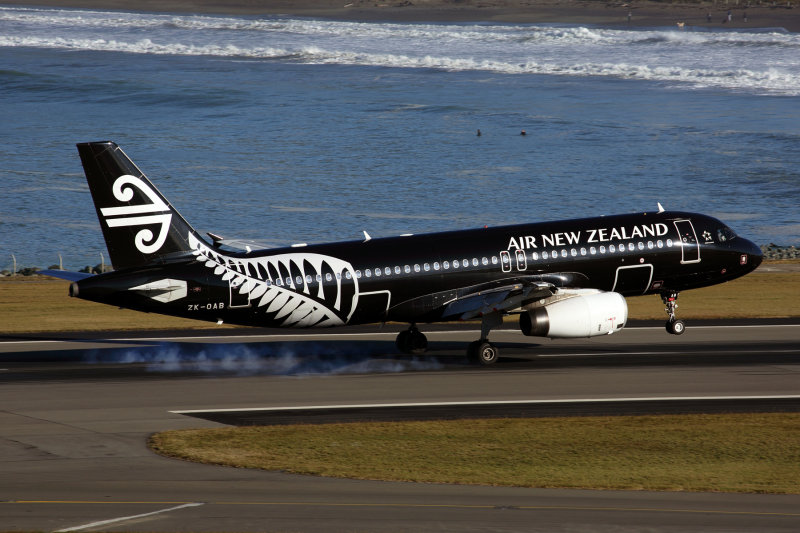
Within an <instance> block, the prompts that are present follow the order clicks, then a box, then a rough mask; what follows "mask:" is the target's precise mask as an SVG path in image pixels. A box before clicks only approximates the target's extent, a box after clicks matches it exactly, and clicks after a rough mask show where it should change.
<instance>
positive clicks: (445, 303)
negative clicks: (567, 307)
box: [389, 274, 574, 322]
mask: <svg viewBox="0 0 800 533" xmlns="http://www.w3.org/2000/svg"><path fill="white" fill-rule="evenodd" d="M565 281H574V276H571V275H561V274H548V275H544V276H541V275H540V276H515V277H511V278H506V279H504V280H497V281H493V282H489V283H484V284H481V285H474V286H470V287H462V288H460V289H452V290H448V291H442V292H437V293H432V294H426V295H424V296H420V297H418V298H414V299H411V300H406V301H404V302H401V303H398V304H397V305H395V306H393V307H392V308H391V309H390V310H389V315H390V316H391V317H392V320H397V319H403V320H405V319H407V320H409V321H412V322H414V321H422V322H424V321H428V320H470V319H473V318H477V317H480V316H483V315H487V314H489V313H492V312H500V313H505V312H509V311H511V310H514V309H517V308H519V307H521V306H523V305H525V304H528V303H531V302H533V301H535V300H539V299H542V298H548V297H550V296H552V295H553V294H555V292H556V291H557V289H558V288H559V287H563V286H571V285H572V284H571V283H565Z"/></svg>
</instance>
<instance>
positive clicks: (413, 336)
mask: <svg viewBox="0 0 800 533" xmlns="http://www.w3.org/2000/svg"><path fill="white" fill-rule="evenodd" d="M409 334H410V335H409V336H408V341H409V342H408V345H409V350H408V352H407V353H412V354H416V355H419V354H423V353H425V352H426V351H428V337H426V336H425V334H424V333H422V332H421V331H419V330H417V329H415V330H411V331H409Z"/></svg>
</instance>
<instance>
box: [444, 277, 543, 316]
mask: <svg viewBox="0 0 800 533" xmlns="http://www.w3.org/2000/svg"><path fill="white" fill-rule="evenodd" d="M554 292H555V286H554V285H553V284H552V283H547V282H544V281H534V282H527V283H526V282H518V283H513V284H510V285H504V286H501V287H495V288H491V289H486V290H479V291H477V292H472V293H468V294H465V295H463V296H460V297H457V298H455V299H453V300H451V301H450V302H448V303H447V304H445V306H444V310H443V312H442V318H454V319H458V320H470V319H473V318H477V317H480V316H483V315H488V314H489V313H492V312H495V311H500V312H506V311H509V310H511V309H516V308H518V307H521V306H522V305H523V304H525V303H528V302H530V301H532V300H538V299H541V298H546V297H548V296H552V294H553V293H554Z"/></svg>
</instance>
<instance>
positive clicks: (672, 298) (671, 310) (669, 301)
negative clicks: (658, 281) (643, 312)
mask: <svg viewBox="0 0 800 533" xmlns="http://www.w3.org/2000/svg"><path fill="white" fill-rule="evenodd" d="M661 300H662V301H663V302H664V305H666V307H665V308H664V310H665V311H666V312H667V316H669V319H668V320H667V324H666V328H667V333H671V334H673V335H682V334H683V332H684V331H686V324H685V323H684V322H683V320H678V319H677V318H676V317H675V310H676V309H677V308H678V293H677V292H662V293H661Z"/></svg>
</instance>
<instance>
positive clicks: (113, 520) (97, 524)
mask: <svg viewBox="0 0 800 533" xmlns="http://www.w3.org/2000/svg"><path fill="white" fill-rule="evenodd" d="M201 505H203V504H202V503H184V504H183V505H178V506H177V507H170V508H169V509H161V510H160V511H153V512H151V513H142V514H137V515H131V516H122V517H120V518H111V519H110V520H101V521H99V522H92V523H91V524H84V525H82V526H75V527H68V528H65V529H59V530H57V531H54V532H53V533H66V532H67V531H80V530H82V529H90V528H93V527H100V526H107V525H109V524H115V523H117V522H126V521H128V520H135V519H137V518H144V517H147V516H153V515H156V514H161V513H168V512H170V511H177V510H178V509H184V508H186V507H199V506H201Z"/></svg>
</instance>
